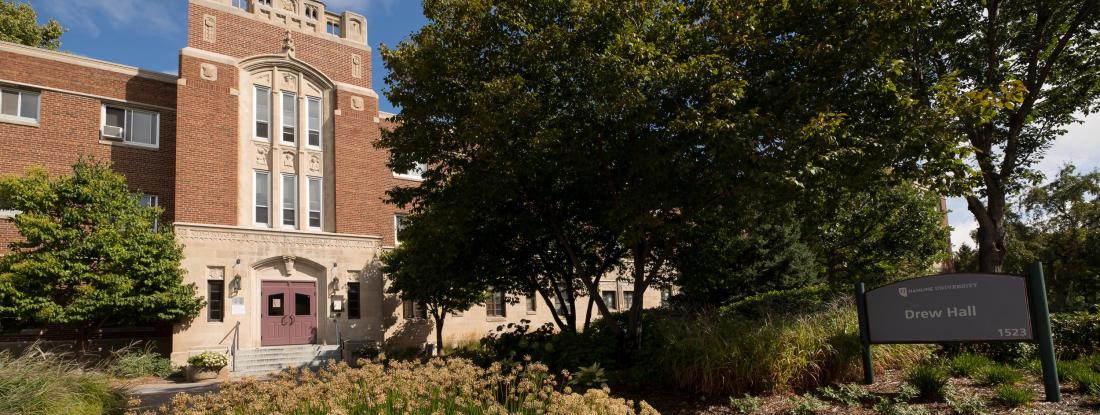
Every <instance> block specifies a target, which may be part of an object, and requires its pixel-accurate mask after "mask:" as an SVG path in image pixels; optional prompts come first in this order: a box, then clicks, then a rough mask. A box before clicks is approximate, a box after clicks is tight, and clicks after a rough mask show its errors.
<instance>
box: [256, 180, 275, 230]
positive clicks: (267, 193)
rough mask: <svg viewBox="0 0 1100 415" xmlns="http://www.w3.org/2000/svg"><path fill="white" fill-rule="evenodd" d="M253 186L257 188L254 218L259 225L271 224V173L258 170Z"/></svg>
mask: <svg viewBox="0 0 1100 415" xmlns="http://www.w3.org/2000/svg"><path fill="white" fill-rule="evenodd" d="M252 188H253V189H255V197H254V198H253V203H252V204H253V206H255V209H253V211H254V213H253V220H254V221H255V223H256V224H257V225H264V226H271V210H270V206H271V173H269V172H266V171H263V170H256V171H255V174H254V175H253V180H252Z"/></svg>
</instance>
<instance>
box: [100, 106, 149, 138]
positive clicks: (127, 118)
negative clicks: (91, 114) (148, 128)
mask: <svg viewBox="0 0 1100 415" xmlns="http://www.w3.org/2000/svg"><path fill="white" fill-rule="evenodd" d="M108 107H110V108H114V109H119V110H122V111H123V113H124V114H123V116H122V117H123V127H122V137H121V138H116V137H108V136H106V135H104V134H103V129H104V128H106V127H107V108H108ZM135 112H140V113H144V114H151V115H152V116H153V133H154V134H153V143H152V144H147V143H138V142H135V141H133V136H131V135H130V125H131V123H132V120H133V117H134V113H135ZM99 138H100V139H101V140H105V141H111V142H118V143H124V144H126V145H128V146H136V147H145V148H154V149H155V148H160V113H159V112H156V111H149V110H143V109H137V108H134V107H128V106H125V105H117V104H107V103H105V104H103V105H100V107H99Z"/></svg>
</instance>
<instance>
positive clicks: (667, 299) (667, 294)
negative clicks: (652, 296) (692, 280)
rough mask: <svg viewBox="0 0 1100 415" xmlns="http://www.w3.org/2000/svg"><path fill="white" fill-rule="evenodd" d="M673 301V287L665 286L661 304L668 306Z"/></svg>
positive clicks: (662, 291) (662, 290)
mask: <svg viewBox="0 0 1100 415" xmlns="http://www.w3.org/2000/svg"><path fill="white" fill-rule="evenodd" d="M671 302H672V288H669V287H665V288H662V289H661V306H662V307H668V305H669V303H671Z"/></svg>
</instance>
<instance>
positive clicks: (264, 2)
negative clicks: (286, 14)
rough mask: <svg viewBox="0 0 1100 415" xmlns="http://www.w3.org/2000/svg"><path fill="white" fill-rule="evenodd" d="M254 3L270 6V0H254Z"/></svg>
mask: <svg viewBox="0 0 1100 415" xmlns="http://www.w3.org/2000/svg"><path fill="white" fill-rule="evenodd" d="M256 4H259V5H263V6H267V7H271V0H256Z"/></svg>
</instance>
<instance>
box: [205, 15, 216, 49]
mask: <svg viewBox="0 0 1100 415" xmlns="http://www.w3.org/2000/svg"><path fill="white" fill-rule="evenodd" d="M217 26H218V18H217V17H215V16H212V15H209V14H204V15H203V16H202V40H204V41H206V42H210V43H215V42H217V41H218V32H217Z"/></svg>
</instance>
